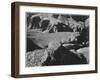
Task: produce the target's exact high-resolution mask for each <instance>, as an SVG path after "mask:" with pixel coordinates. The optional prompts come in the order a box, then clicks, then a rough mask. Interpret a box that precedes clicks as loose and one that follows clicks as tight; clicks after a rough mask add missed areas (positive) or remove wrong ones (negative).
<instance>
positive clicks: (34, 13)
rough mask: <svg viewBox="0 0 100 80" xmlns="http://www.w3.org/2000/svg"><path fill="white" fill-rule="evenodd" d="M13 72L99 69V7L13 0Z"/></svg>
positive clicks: (18, 74) (32, 74) (25, 74)
mask: <svg viewBox="0 0 100 80" xmlns="http://www.w3.org/2000/svg"><path fill="white" fill-rule="evenodd" d="M11 58H12V60H11V61H12V76H13V77H39V76H55V75H70V74H85V73H97V7H93V6H78V5H58V4H42V3H27V2H14V3H12V56H11Z"/></svg>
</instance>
